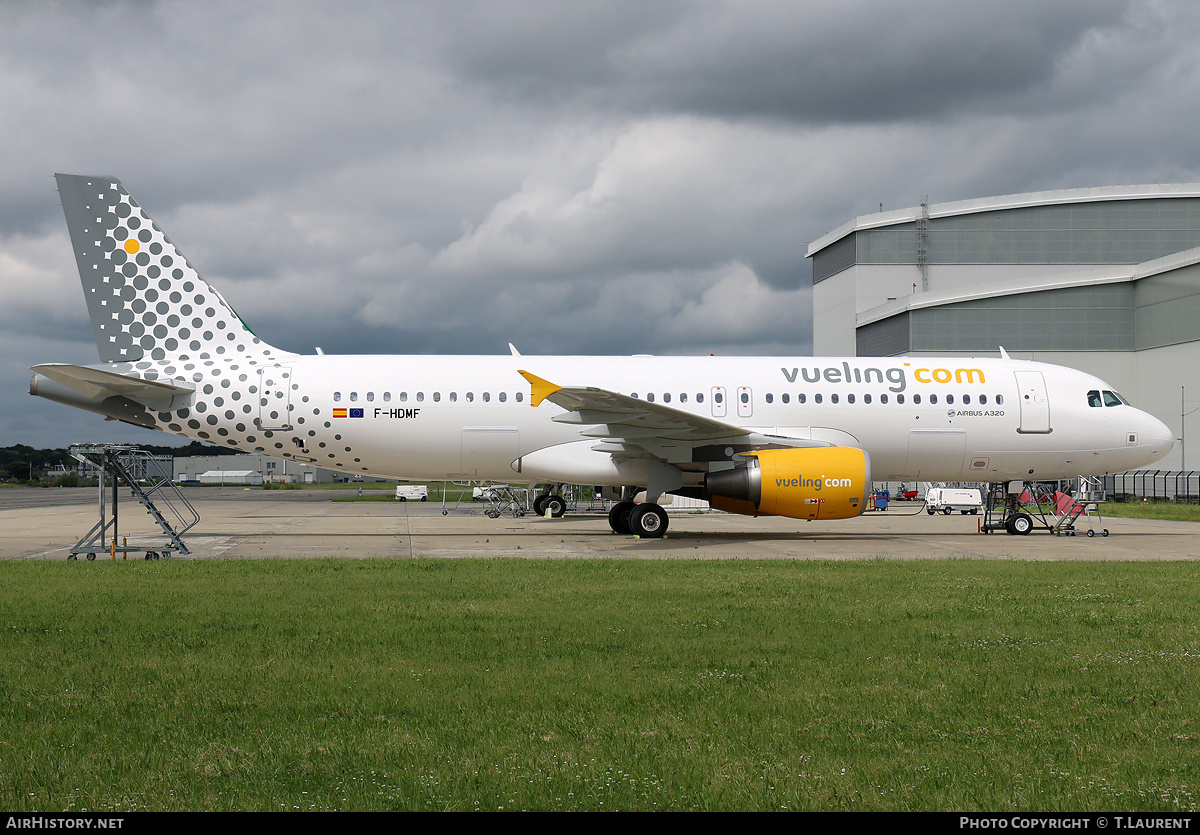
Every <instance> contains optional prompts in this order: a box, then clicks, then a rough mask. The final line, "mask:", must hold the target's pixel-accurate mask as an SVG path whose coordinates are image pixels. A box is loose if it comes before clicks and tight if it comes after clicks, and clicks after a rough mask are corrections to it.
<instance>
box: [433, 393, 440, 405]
mask: <svg viewBox="0 0 1200 835" xmlns="http://www.w3.org/2000/svg"><path fill="white" fill-rule="evenodd" d="M433 402H434V403H440V402H442V393H441V392H440V391H435V392H434V393H433Z"/></svg>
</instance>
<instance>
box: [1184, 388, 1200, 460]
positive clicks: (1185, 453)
mask: <svg viewBox="0 0 1200 835" xmlns="http://www.w3.org/2000/svg"><path fill="white" fill-rule="evenodd" d="M1192 412H1200V406H1197V407H1196V408H1194V409H1191V410H1190V411H1189V410H1187V402H1186V400H1185V399H1184V387H1183V386H1180V387H1179V469H1180V470H1181V471H1182V472H1185V473H1186V472H1187V431H1186V425H1185V422H1184V421H1185V419H1186V418H1187V416H1188V415H1190V414H1192Z"/></svg>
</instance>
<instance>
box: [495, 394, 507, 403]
mask: <svg viewBox="0 0 1200 835" xmlns="http://www.w3.org/2000/svg"><path fill="white" fill-rule="evenodd" d="M496 397H498V398H499V399H500V402H501V403H504V402H505V401H507V400H508V392H506V391H502V392H500V393H499V394H497V395H496Z"/></svg>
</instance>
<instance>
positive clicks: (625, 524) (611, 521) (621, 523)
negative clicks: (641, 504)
mask: <svg viewBox="0 0 1200 835" xmlns="http://www.w3.org/2000/svg"><path fill="white" fill-rule="evenodd" d="M635 507H637V505H635V504H634V503H633V502H617V503H616V504H615V505H613V506H612V508H610V509H609V511H608V526H609V527H610V528H612V529H613V533H619V534H629V533H632V532H633V531H632V530H631V529H630V527H629V514H631V513H632V512H633V509H634V508H635Z"/></svg>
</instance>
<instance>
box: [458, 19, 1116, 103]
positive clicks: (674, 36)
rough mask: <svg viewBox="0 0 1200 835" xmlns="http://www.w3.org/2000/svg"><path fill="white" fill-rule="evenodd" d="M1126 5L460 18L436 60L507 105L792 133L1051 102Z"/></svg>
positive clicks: (1113, 25) (1110, 28) (1113, 23)
mask: <svg viewBox="0 0 1200 835" xmlns="http://www.w3.org/2000/svg"><path fill="white" fill-rule="evenodd" d="M1129 7H1130V3H1129V2H1126V0H1098V1H1097V2H1093V3H1086V4H1078V3H1069V4H1064V3H1045V2H1041V0H1013V2H1007V3H993V4H981V3H962V2H958V0H941V2H933V1H931V2H923V3H880V2H862V1H861V0H849V1H848V2H840V3H821V4H818V3H796V2H743V3H732V4H723V3H677V4H661V5H656V4H648V5H646V6H644V7H643V6H641V5H631V4H622V3H597V4H583V11H582V12H580V11H579V6H578V5H577V4H563V5H561V6H558V7H555V8H552V9H547V8H546V7H545V6H544V4H538V3H516V4H494V3H483V4H478V5H476V4H472V5H471V6H470V7H469V9H468V11H466V12H465V13H464V14H462V16H461V17H460V18H459V19H458V28H457V30H456V33H455V36H454V38H453V39H450V40H448V41H446V42H444V43H443V48H442V50H441V53H440V54H441V56H442V57H443V58H444V59H445V60H446V61H447V63H448V64H449V65H450V66H452V67H454V68H456V69H457V70H458V71H460V72H462V73H463V74H464V75H465V76H466V77H468V78H471V79H473V80H474V81H476V82H478V83H480V84H482V85H485V86H487V87H488V88H489V89H491V90H493V91H496V92H497V93H498V94H500V95H503V96H508V97H528V98H530V99H532V100H543V101H553V102H572V101H576V100H578V99H582V100H583V101H585V102H588V103H589V104H590V105H593V106H607V107H611V108H613V109H617V110H629V109H632V110H643V111H645V110H651V111H664V112H676V113H681V112H682V113H692V114H697V113H704V114H709V115H713V116H719V117H732V118H745V117H767V118H776V119H784V120H787V121H791V122H797V123H814V122H822V121H827V120H838V121H864V122H879V121H890V120H893V119H921V118H929V117H942V116H945V115H946V114H949V113H954V112H957V111H959V110H960V109H961V108H963V107H964V106H965V107H969V108H979V107H984V106H988V105H989V103H992V104H994V103H997V102H999V103H1001V104H1002V106H1004V105H1005V103H1012V102H1014V101H1015V100H1017V99H1019V98H1020V97H1021V96H1023V95H1035V96H1045V97H1048V96H1049V93H1050V90H1051V88H1052V87H1053V86H1054V84H1055V82H1056V79H1057V78H1058V74H1059V72H1060V70H1061V68H1062V66H1063V62H1064V60H1065V59H1067V58H1069V57H1070V56H1072V55H1073V54H1075V53H1077V52H1079V51H1080V50H1085V49H1086V48H1087V46H1088V44H1089V41H1090V40H1091V39H1092V38H1093V37H1095V36H1097V35H1098V34H1099V33H1103V32H1106V31H1109V30H1112V29H1114V28H1115V27H1121V26H1123V25H1125V26H1128V25H1129V23H1130V22H1129V21H1128V20H1127V15H1128V11H1129Z"/></svg>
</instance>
